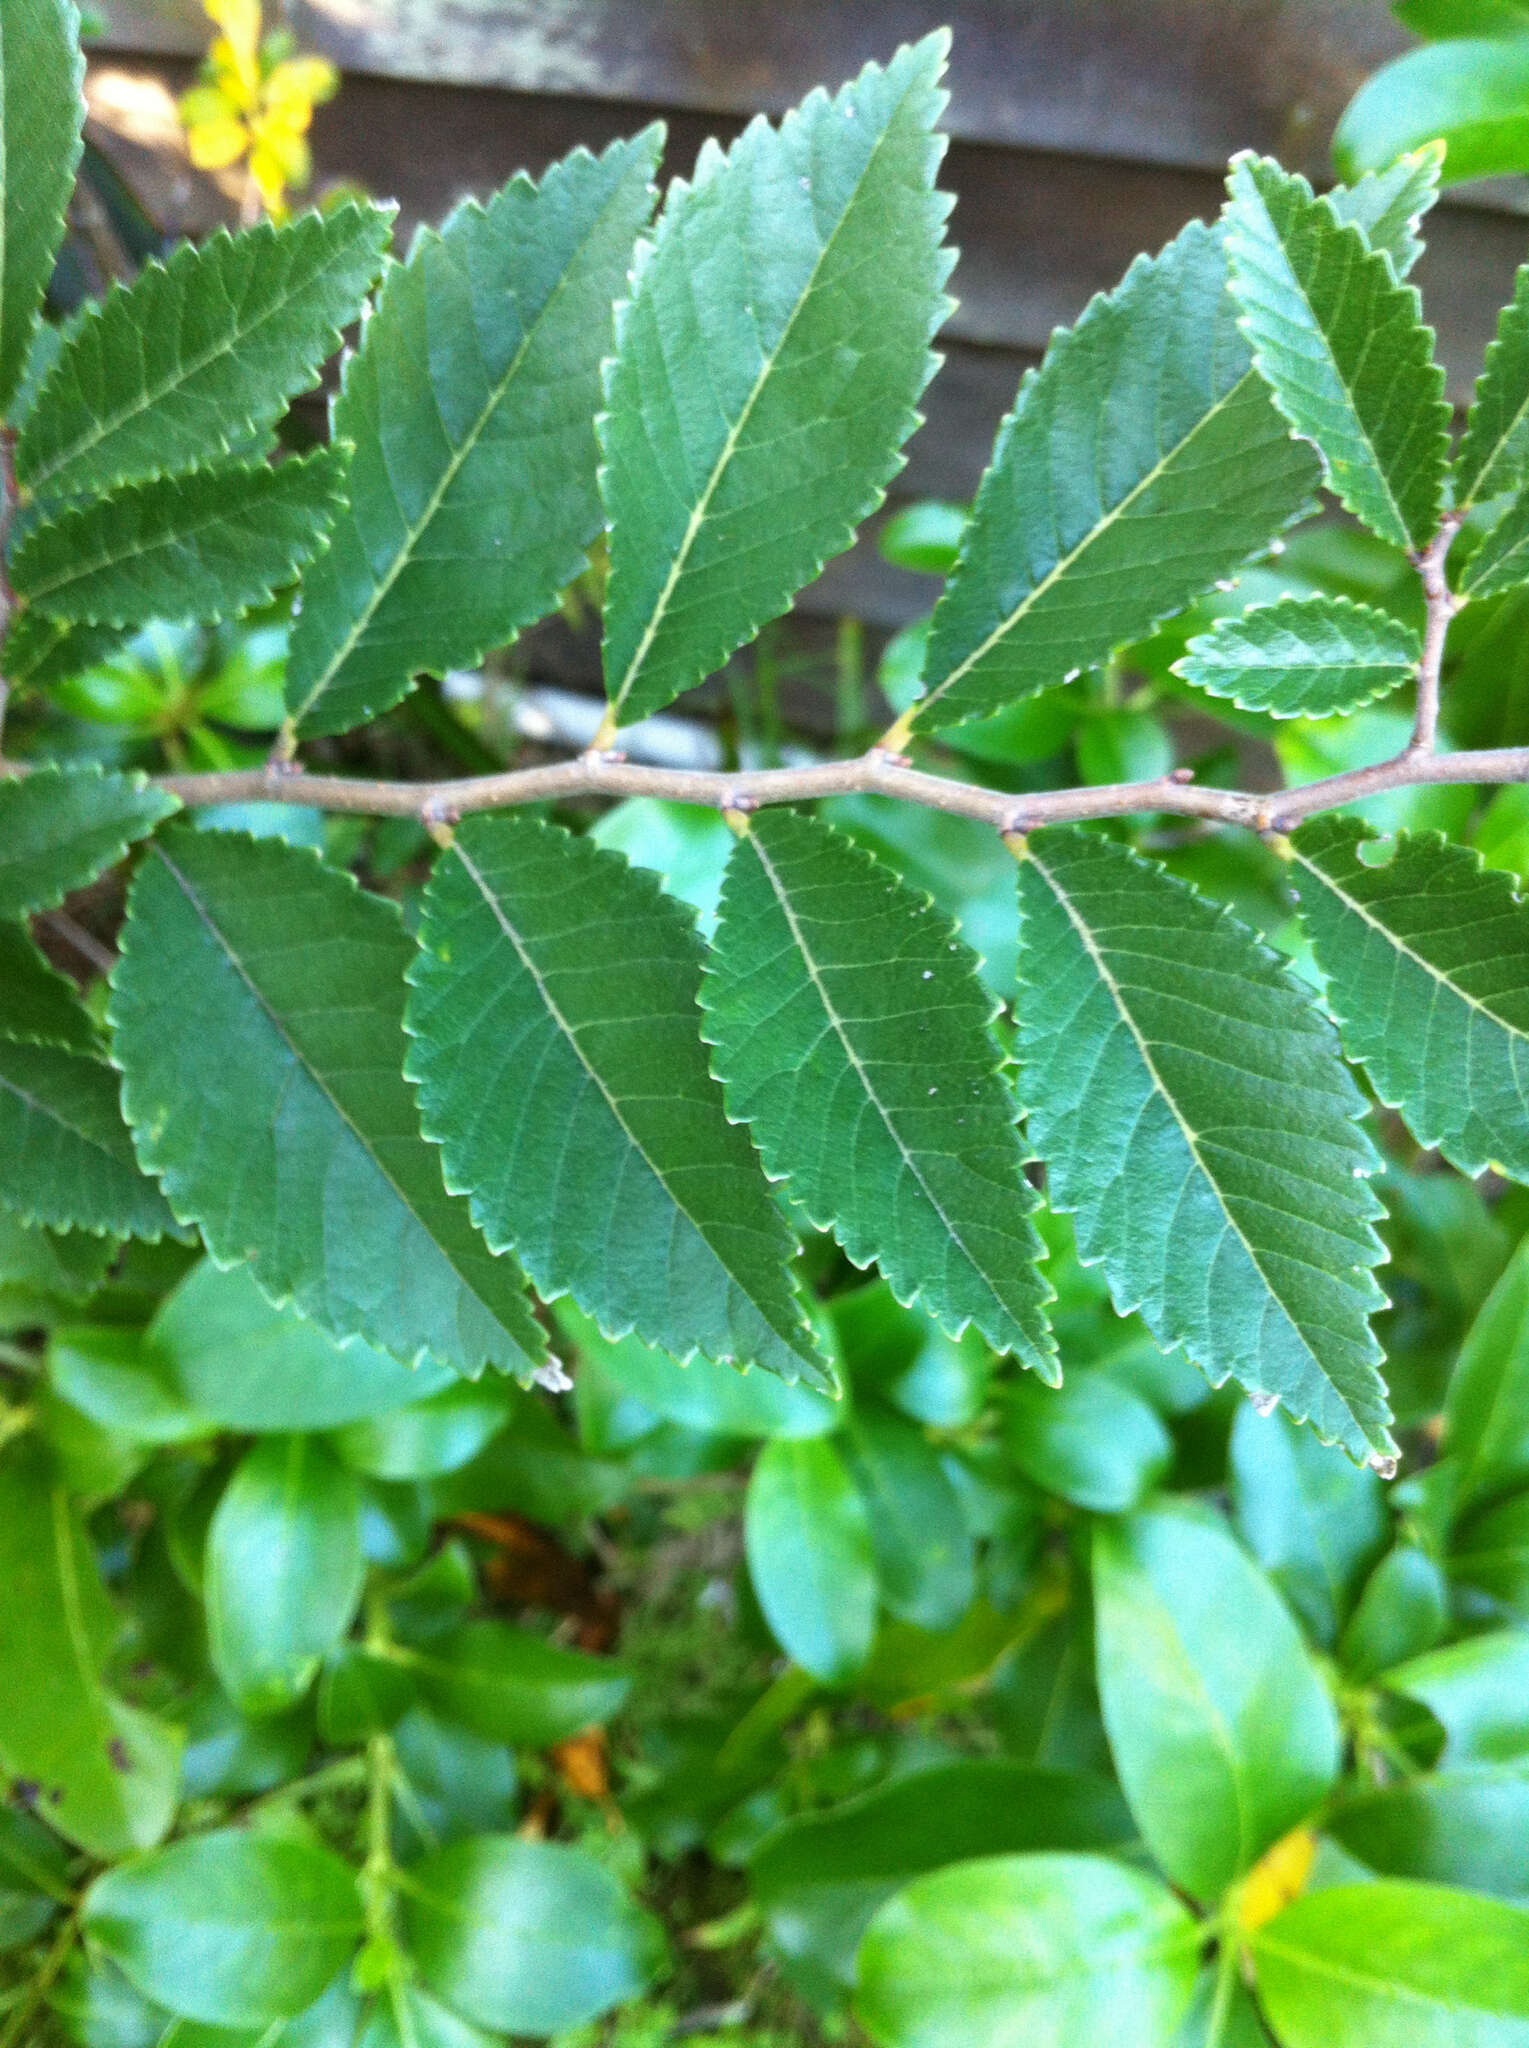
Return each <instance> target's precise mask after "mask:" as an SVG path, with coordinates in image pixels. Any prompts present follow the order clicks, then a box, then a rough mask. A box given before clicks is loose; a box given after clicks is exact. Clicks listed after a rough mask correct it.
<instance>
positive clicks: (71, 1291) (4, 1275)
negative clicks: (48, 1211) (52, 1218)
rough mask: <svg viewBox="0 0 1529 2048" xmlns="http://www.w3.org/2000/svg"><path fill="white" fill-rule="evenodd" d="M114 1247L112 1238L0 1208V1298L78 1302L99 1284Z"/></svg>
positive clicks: (117, 1246) (118, 1247) (115, 1249)
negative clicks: (49, 1226)
mask: <svg viewBox="0 0 1529 2048" xmlns="http://www.w3.org/2000/svg"><path fill="white" fill-rule="evenodd" d="M120 1250H121V1245H120V1244H119V1242H118V1240H117V1239H116V1238H114V1237H94V1236H92V1235H91V1233H90V1232H89V1231H88V1230H45V1229H44V1228H43V1227H42V1226H41V1225H40V1224H34V1223H21V1222H19V1221H18V1220H17V1218H16V1217H14V1216H13V1215H12V1214H11V1212H10V1211H9V1210H8V1209H0V1297H5V1296H8V1297H9V1299H10V1300H15V1299H16V1298H18V1297H20V1298H21V1299H23V1300H27V1301H36V1300H43V1301H52V1302H54V1303H63V1302H71V1301H72V1302H78V1301H83V1300H84V1299H85V1298H86V1296H87V1295H91V1294H94V1293H95V1291H96V1289H97V1288H98V1287H99V1286H100V1285H101V1283H102V1281H103V1280H104V1279H105V1278H106V1275H107V1272H108V1271H109V1269H110V1267H111V1264H112V1262H113V1260H114V1259H115V1258H116V1256H117V1253H118V1252H119V1251H120Z"/></svg>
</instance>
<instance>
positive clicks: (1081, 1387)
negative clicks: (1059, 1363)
mask: <svg viewBox="0 0 1529 2048" xmlns="http://www.w3.org/2000/svg"><path fill="white" fill-rule="evenodd" d="M1004 1441H1005V1443H1006V1445H1007V1447H1008V1451H1009V1455H1010V1457H1012V1458H1013V1460H1014V1463H1015V1464H1016V1465H1017V1466H1018V1467H1019V1469H1020V1471H1021V1472H1023V1473H1024V1475H1025V1477H1026V1478H1027V1479H1028V1480H1030V1481H1031V1482H1032V1483H1033V1484H1034V1485H1036V1486H1040V1487H1044V1488H1045V1489H1046V1491H1047V1492H1048V1493H1055V1494H1059V1495H1060V1496H1061V1498H1062V1499H1063V1500H1070V1501H1071V1502H1072V1503H1073V1504H1074V1506H1076V1507H1080V1508H1091V1509H1092V1510H1093V1511H1094V1513H1096V1514H1101V1515H1118V1514H1123V1513H1124V1512H1125V1511H1126V1510H1127V1509H1128V1508H1134V1507H1136V1506H1138V1505H1139V1503H1140V1502H1141V1501H1142V1500H1143V1499H1144V1498H1145V1497H1146V1495H1147V1494H1148V1493H1149V1492H1150V1491H1151V1489H1152V1487H1153V1486H1155V1485H1156V1483H1157V1481H1158V1480H1159V1479H1160V1478H1161V1477H1162V1475H1163V1473H1164V1472H1165V1471H1166V1470H1167V1469H1168V1464H1169V1461H1170V1459H1171V1458H1172V1456H1173V1442H1172V1439H1171V1438H1170V1437H1169V1435H1168V1432H1167V1430H1166V1429H1165V1428H1164V1427H1163V1424H1162V1422H1161V1420H1160V1419H1159V1417H1158V1414H1157V1411H1156V1410H1155V1409H1153V1408H1150V1407H1149V1406H1148V1405H1147V1403H1146V1402H1145V1401H1143V1400H1142V1398H1141V1396H1140V1395H1139V1394H1134V1393H1133V1392H1132V1391H1131V1389H1130V1388H1129V1387H1123V1386H1122V1385H1121V1384H1120V1382H1119V1381H1118V1380H1115V1379H1111V1378H1110V1377H1109V1376H1108V1374H1106V1373H1102V1372H1073V1373H1069V1374H1068V1376H1067V1378H1066V1379H1065V1380H1063V1382H1062V1384H1061V1386H1060V1387H1043V1386H1038V1385H1037V1384H1036V1383H1035V1382H1034V1381H1032V1380H1020V1381H1018V1382H1016V1384H1015V1385H1014V1386H1012V1387H1011V1388H1010V1389H1009V1404H1008V1418H1007V1423H1006V1426H1005V1431H1004Z"/></svg>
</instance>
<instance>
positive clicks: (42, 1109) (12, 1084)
mask: <svg viewBox="0 0 1529 2048" xmlns="http://www.w3.org/2000/svg"><path fill="white" fill-rule="evenodd" d="M12 1043H15V1044H20V1045H27V1044H30V1045H32V1046H34V1047H35V1048H36V1049H37V1050H39V1051H46V1052H54V1053H63V1054H65V1055H66V1056H67V1057H68V1058H70V1059H76V1060H79V1061H81V1062H82V1063H83V1064H86V1065H89V1066H101V1065H103V1064H104V1063H103V1062H102V1061H100V1060H98V1059H96V1058H95V1057H94V1056H93V1055H92V1054H90V1053H87V1052H82V1051H81V1050H80V1049H79V1047H78V1046H73V1045H60V1044H56V1043H54V1042H53V1041H51V1040H48V1039H41V1038H38V1039H17V1040H13V1041H12ZM0 1089H4V1090H5V1091H6V1093H7V1094H9V1095H14V1096H15V1098H16V1100H17V1101H18V1102H22V1103H25V1105H26V1107H27V1108H28V1109H30V1110H32V1111H33V1112H34V1114H36V1115H37V1116H40V1117H43V1118H45V1119H46V1120H47V1122H49V1123H51V1124H57V1125H58V1127H59V1129H60V1130H64V1131H67V1132H68V1133H69V1135H70V1137H71V1138H75V1139H77V1140H78V1141H79V1143H80V1144H82V1145H85V1146H88V1147H89V1148H90V1150H91V1151H92V1152H98V1153H99V1154H100V1155H101V1157H102V1158H103V1159H104V1160H105V1161H106V1163H107V1165H108V1166H113V1167H115V1168H116V1169H117V1171H118V1172H119V1173H121V1172H125V1171H126V1170H127V1167H126V1162H125V1161H124V1160H121V1159H118V1158H116V1157H115V1156H114V1154H113V1153H112V1150H111V1147H110V1146H109V1145H108V1144H107V1143H106V1142H105V1140H104V1139H102V1138H99V1137H97V1136H96V1135H95V1134H94V1133H93V1132H91V1131H87V1130H83V1129H82V1128H81V1127H80V1125H79V1124H77V1123H74V1122H71V1120H70V1119H69V1118H68V1117H67V1116H65V1115H64V1113H63V1111H62V1110H61V1109H60V1108H59V1107H58V1105H57V1104H56V1103H52V1102H43V1101H40V1100H39V1099H38V1097H37V1096H35V1095H33V1094H32V1092H31V1091H30V1089H27V1088H23V1087H22V1085H21V1083H20V1082H19V1081H13V1080H12V1079H11V1077H10V1075H9V1074H7V1073H6V1072H5V1071H4V1070H3V1068H0Z"/></svg>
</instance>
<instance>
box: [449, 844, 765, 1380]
mask: <svg viewBox="0 0 1529 2048" xmlns="http://www.w3.org/2000/svg"><path fill="white" fill-rule="evenodd" d="M451 852H452V854H453V855H455V857H456V858H457V859H458V860H459V861H460V862H461V863H462V866H463V868H464V869H465V870H466V872H467V875H468V877H469V879H470V880H471V882H472V884H473V886H474V888H475V889H476V890H477V891H478V894H479V895H480V896H481V897H482V899H483V901H484V903H485V904H486V905H487V906H488V910H489V914H490V915H491V916H492V918H493V920H494V922H495V924H497V925H498V927H499V929H500V931H501V932H502V933H503V934H504V936H505V937H506V938H507V939H508V940H509V942H510V944H511V946H513V947H514V949H515V956H516V958H517V959H518V960H519V961H520V964H521V966H522V967H524V969H525V970H526V972H527V974H529V975H530V977H531V979H532V981H533V982H534V983H535V984H536V991H537V994H538V995H539V996H540V997H541V999H542V1002H543V1004H544V1005H545V1007H546V1010H547V1014H548V1015H549V1016H550V1017H551V1019H552V1021H553V1023H554V1024H556V1026H557V1028H558V1030H559V1031H560V1032H561V1033H562V1035H563V1038H564V1041H565V1042H566V1043H567V1044H568V1046H569V1047H570V1048H571V1049H572V1051H573V1053H574V1056H575V1057H576V1058H577V1060H578V1062H579V1065H580V1066H581V1067H582V1068H583V1070H584V1072H585V1073H586V1074H587V1075H588V1076H589V1078H590V1080H591V1081H593V1082H594V1084H595V1087H596V1088H597V1089H598V1090H599V1092H600V1095H601V1096H602V1098H603V1099H604V1102H605V1105H606V1107H607V1109H609V1111H610V1113H611V1115H612V1117H613V1118H614V1119H615V1121H616V1124H617V1126H618V1127H619V1128H620V1130H621V1131H622V1133H623V1134H624V1136H625V1137H626V1140H627V1143H628V1144H629V1145H630V1146H631V1148H632V1150H633V1151H634V1152H635V1153H636V1154H637V1156H638V1158H639V1159H640V1160H641V1161H642V1163H643V1164H644V1166H646V1167H647V1169H648V1171H649V1172H650V1173H651V1174H652V1176H653V1178H654V1179H655V1180H656V1181H657V1182H658V1184H659V1186H660V1187H661V1188H662V1189H663V1191H664V1193H665V1194H666V1195H667V1196H668V1197H669V1200H670V1201H671V1202H672V1203H673V1204H674V1207H675V1209H676V1210H677V1211H678V1212H679V1214H680V1215H681V1216H683V1217H684V1218H685V1221H686V1222H687V1223H688V1224H689V1225H690V1227H691V1229H692V1230H694V1232H695V1233H696V1235H697V1237H699V1238H700V1240H701V1242H702V1244H704V1245H705V1247H706V1249H707V1251H708V1252H709V1253H710V1255H711V1257H712V1258H713V1259H715V1260H716V1262H717V1265H718V1266H719V1268H720V1269H721V1270H722V1272H723V1273H725V1274H726V1275H727V1278H728V1280H729V1281H730V1282H731V1283H732V1284H733V1285H734V1286H738V1285H739V1284H740V1283H739V1282H738V1281H737V1279H736V1278H735V1276H734V1274H733V1272H732V1269H731V1268H730V1267H729V1266H728V1265H727V1263H726V1261H725V1260H724V1259H723V1258H722V1256H721V1254H720V1253H719V1252H718V1250H717V1248H716V1246H715V1245H714V1244H713V1243H712V1241H711V1237H710V1235H709V1234H708V1232H707V1230H706V1229H705V1227H704V1226H703V1225H702V1224H701V1222H700V1221H699V1220H698V1219H697V1218H696V1217H695V1216H694V1215H693V1214H692V1213H691V1211H690V1209H689V1208H688V1207H687V1206H686V1205H685V1203H684V1202H682V1201H681V1200H680V1198H679V1196H678V1195H677V1194H676V1193H675V1191H674V1189H673V1188H672V1187H671V1186H670V1185H669V1181H668V1178H667V1176H666V1175H665V1174H664V1172H663V1171H662V1169H661V1168H660V1167H659V1165H658V1163H657V1161H656V1160H654V1159H653V1157H652V1156H651V1154H650V1153H649V1151H648V1149H647V1147H646V1146H645V1145H644V1144H643V1143H642V1141H641V1139H640V1138H639V1137H638V1136H637V1133H636V1132H635V1131H634V1130H633V1129H632V1127H631V1125H630V1124H629V1123H628V1122H627V1119H626V1117H625V1115H624V1114H623V1113H622V1108H621V1104H620V1102H619V1101H618V1100H617V1098H616V1097H615V1096H614V1095H613V1094H612V1093H611V1091H610V1089H609V1088H608V1087H607V1086H606V1083H605V1078H604V1076H603V1075H602V1074H601V1073H600V1072H599V1071H598V1069H597V1068H596V1067H594V1066H593V1065H592V1064H591V1063H590V1061H589V1059H588V1058H587V1057H586V1056H585V1052H584V1048H583V1046H582V1045H581V1044H580V1042H579V1037H578V1033H577V1032H576V1031H575V1030H574V1029H573V1026H572V1025H571V1024H570V1023H569V1021H568V1019H567V1017H566V1016H565V1015H564V1014H563V1011H562V1009H561V1007H560V1006H559V1004H558V1001H557V998H556V997H555V996H554V995H553V993H552V991H551V989H550V988H549V986H548V985H547V981H546V977H545V976H544V975H543V974H542V972H541V969H540V968H539V967H538V966H537V964H536V962H535V961H534V960H533V959H532V957H531V954H530V951H529V949H528V948H527V947H526V946H525V945H524V944H523V943H522V941H521V937H520V934H519V932H517V931H516V929H515V927H514V925H513V924H511V922H510V920H509V918H508V917H507V916H506V915H505V911H504V908H503V906H502V904H501V903H500V901H499V898H498V897H497V896H496V895H495V893H494V891H493V890H492V888H491V887H490V886H489V882H488V878H487V876H486V875H485V874H484V873H483V871H482V869H481V868H479V867H478V866H477V865H476V863H475V862H474V861H473V860H472V858H471V856H470V855H469V854H468V853H467V852H466V850H465V849H464V848H463V846H462V843H461V841H460V840H458V841H457V842H456V844H455V845H453V847H452V848H451ZM762 1313H763V1311H761V1314H762ZM766 1320H768V1318H766ZM779 1334H780V1333H779V1332H777V1335H779ZM782 1341H785V1340H784V1339H782ZM791 1348H792V1349H796V1347H795V1346H794V1345H793V1346H792V1347H791Z"/></svg>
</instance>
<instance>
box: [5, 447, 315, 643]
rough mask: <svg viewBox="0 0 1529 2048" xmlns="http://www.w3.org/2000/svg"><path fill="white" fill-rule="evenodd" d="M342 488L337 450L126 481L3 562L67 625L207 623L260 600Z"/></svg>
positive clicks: (25, 592) (21, 589) (30, 599)
mask: <svg viewBox="0 0 1529 2048" xmlns="http://www.w3.org/2000/svg"><path fill="white" fill-rule="evenodd" d="M344 483H345V456H344V453H343V451H341V450H339V449H334V448H321V449H319V450H317V451H316V452H315V453H314V454H312V455H305V456H302V457H294V458H292V459H290V460H288V461H286V462H279V463H277V464H275V465H274V467H273V465H272V464H270V463H268V462H251V463H240V462H226V463H219V464H217V465H216V466H215V467H214V468H211V469H193V470H186V471H185V472H183V473H182V474H181V475H178V476H164V477H158V478H155V479H154V480H153V481H152V482H150V483H144V484H126V485H124V486H123V488H122V489H121V490H119V491H113V492H112V493H111V494H110V495H109V496H107V497H103V498H91V499H88V500H86V501H85V502H84V503H83V504H80V505H74V506H70V507H69V508H68V509H67V510H65V511H62V512H60V513H59V515H58V516H57V518H55V519H53V520H51V521H49V522H47V523H46V524H43V525H39V526H32V527H29V528H28V529H27V531H26V532H25V533H24V534H23V535H22V537H21V539H20V540H19V541H17V543H16V545H15V547H14V549H13V550H12V554H11V581H12V583H13V584H14V585H15V588H16V591H17V593H18V595H19V596H20V597H21V598H22V599H23V600H24V602H26V603H27V604H29V605H33V606H35V607H36V608H37V610H39V611H41V612H46V613H47V614H48V616H49V617H50V618H55V619H63V620H66V621H68V622H69V623H71V624H83V625H103V626H132V625H136V624H138V623H139V622H140V621H142V620H144V619H195V620H198V621H199V622H201V623H202V624H204V625H212V624H215V623H216V622H217V621H218V620H219V619H223V618H228V617H231V616H232V615H233V614H234V613H235V612H241V611H245V610H247V609H248V608H249V607H250V606H251V605H256V604H264V603H265V601H266V600H267V599H268V598H270V597H271V596H272V595H274V593H275V592H276V591H277V590H279V589H280V588H281V586H282V585H283V584H284V583H288V582H290V581H291V579H292V577H293V576H294V575H295V574H296V572H297V570H298V569H299V568H301V566H302V565H303V563H304V562H306V561H307V560H308V559H309V557H310V556H311V555H313V554H314V553H315V551H316V550H317V549H319V548H321V547H322V546H323V545H324V539H325V535H326V533H327V531H328V528H329V522H330V520H331V519H332V518H333V517H334V514H335V511H336V509H337V507H338V506H339V503H340V500H341V495H342V492H343V489H344Z"/></svg>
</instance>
